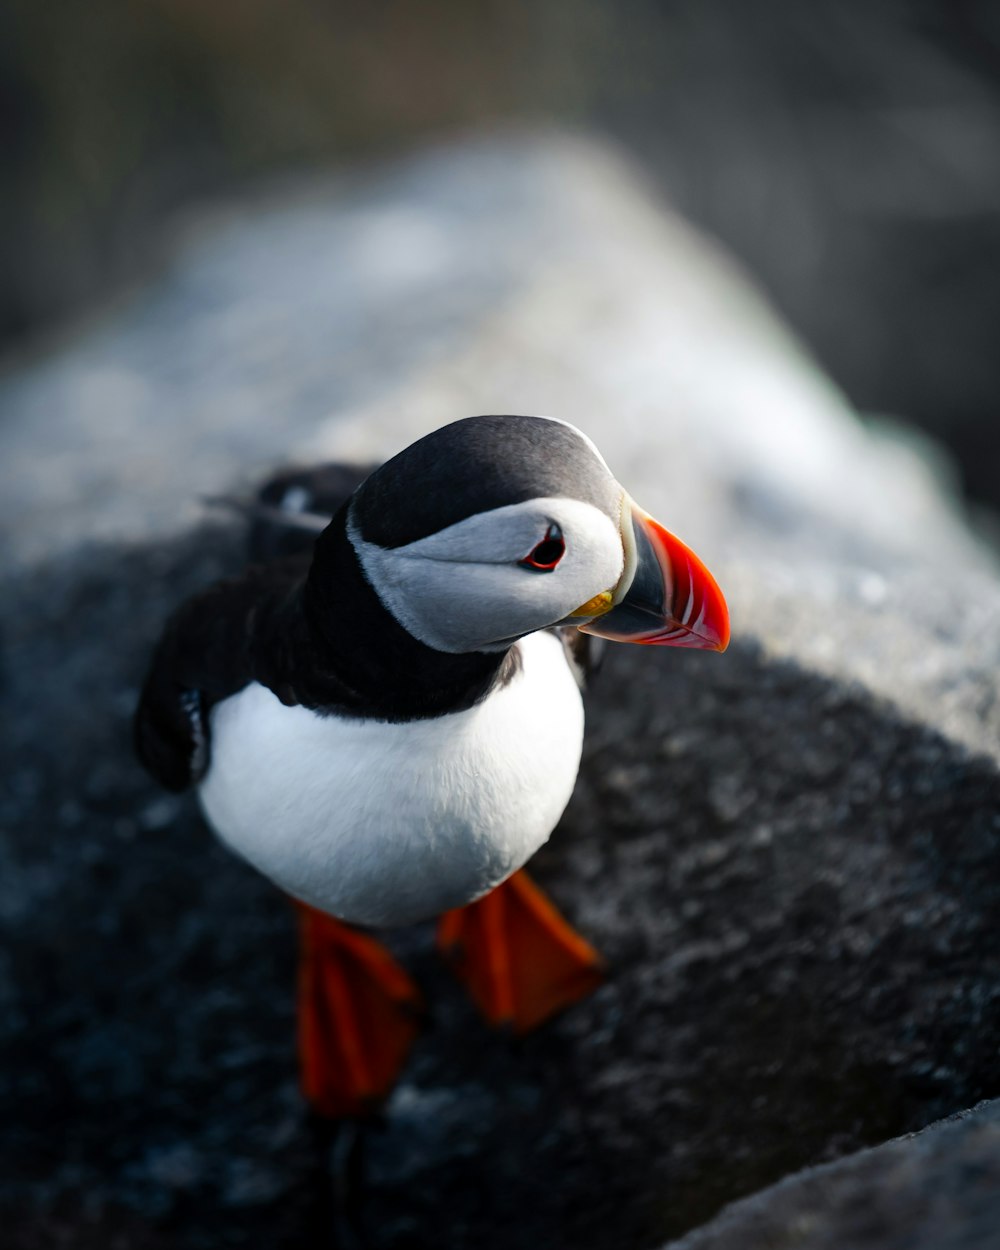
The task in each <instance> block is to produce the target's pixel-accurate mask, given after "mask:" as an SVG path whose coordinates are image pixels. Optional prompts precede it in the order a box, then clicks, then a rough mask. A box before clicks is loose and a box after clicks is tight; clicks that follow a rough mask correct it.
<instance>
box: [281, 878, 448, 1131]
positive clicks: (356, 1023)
mask: <svg viewBox="0 0 1000 1250" xmlns="http://www.w3.org/2000/svg"><path fill="white" fill-rule="evenodd" d="M296 909H297V911H298V914H299V924H300V931H301V955H300V963H299V988H298V1000H299V1063H300V1070H301V1081H302V1092H303V1094H304V1095H305V1097H306V1099H307V1100H308V1101H309V1103H310V1105H311V1107H312V1109H313V1110H314V1111H315V1112H316V1113H317V1114H318V1115H320V1116H323V1117H326V1118H331V1119H339V1118H347V1117H353V1116H364V1115H370V1114H372V1113H373V1112H375V1111H377V1110H378V1109H379V1107H380V1106H381V1104H382V1102H383V1101H384V1100H385V1099H386V1097H387V1096H388V1095H389V1093H390V1092H391V1090H392V1087H393V1086H394V1085H395V1083H396V1079H397V1077H398V1075H399V1072H400V1069H401V1068H402V1066H403V1064H404V1063H405V1061H406V1057H407V1055H408V1054H409V1051H410V1047H411V1046H412V1045H413V1042H414V1039H415V1038H416V1037H417V1035H418V1033H419V1032H420V1029H421V1025H422V1016H423V999H422V997H421V994H420V991H419V990H418V989H417V987H416V985H415V984H414V983H413V981H412V980H411V979H410V978H409V976H408V975H407V974H406V972H404V971H403V969H402V968H401V967H400V965H399V964H398V963H397V962H396V960H395V959H394V958H393V957H392V955H391V954H390V953H389V951H388V950H386V948H385V947H384V946H382V944H381V943H379V942H377V941H376V940H375V939H374V938H372V937H369V936H368V935H367V934H366V933H362V932H361V931H360V930H359V929H355V928H354V927H353V926H351V925H347V924H344V923H342V922H341V921H339V920H334V919H333V918H332V917H331V916H327V915H324V914H323V913H322V912H319V911H316V910H315V909H314V908H312V907H307V906H306V905H305V904H304V903H297V904H296Z"/></svg>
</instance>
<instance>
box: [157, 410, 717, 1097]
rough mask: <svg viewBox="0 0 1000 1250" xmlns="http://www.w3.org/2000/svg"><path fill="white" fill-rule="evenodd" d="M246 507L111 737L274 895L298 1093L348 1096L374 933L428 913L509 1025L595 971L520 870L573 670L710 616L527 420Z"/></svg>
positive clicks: (665, 550) (695, 630) (547, 786)
mask: <svg viewBox="0 0 1000 1250" xmlns="http://www.w3.org/2000/svg"><path fill="white" fill-rule="evenodd" d="M250 511H251V515H252V516H253V518H254V526H253V530H254V533H255V534H256V542H255V544H254V545H255V549H256V551H255V553H256V556H257V557H258V558H257V560H256V561H255V562H254V563H252V564H250V565H249V567H247V569H246V570H245V571H244V572H243V573H242V574H241V575H239V576H237V577H233V578H229V579H227V580H224V581H221V582H219V583H217V584H216V585H214V586H211V587H209V588H208V589H207V590H205V591H204V592H202V593H200V594H198V595H196V596H195V597H194V598H192V599H190V600H188V601H187V602H185V603H184V604H182V605H181V606H180V608H179V609H178V610H177V611H176V612H175V613H174V614H173V616H172V617H171V618H170V619H169V621H168V622H167V624H166V626H165V629H164V631H163V634H162V637H161V639H160V641H159V643H158V645H157V646H156V648H155V651H154V653H153V656H152V661H151V664H150V667H149V671H148V675H147V677H146V680H145V683H144V685H143V687H142V692H141V696H140V700H139V704H138V708H137V711H136V714H135V721H134V731H135V735H134V736H135V745H136V750H137V753H138V756H139V759H140V761H141V762H142V764H143V765H144V766H145V767H146V769H147V770H148V771H149V772H150V773H151V774H152V776H153V777H154V778H155V779H156V780H157V781H158V782H159V783H160V784H161V785H163V786H164V787H166V788H167V789H169V790H173V791H181V790H184V789H187V788H188V787H194V788H196V790H197V796H198V800H199V803H200V806H201V809H202V812H203V813H204V816H205V819H206V821H207V823H208V825H209V826H210V827H211V829H212V830H213V831H214V832H215V834H216V835H217V836H218V837H219V838H220V839H221V841H222V842H223V843H224V844H225V845H226V846H227V847H229V848H230V849H231V850H232V851H234V852H235V853H236V854H237V855H238V856H240V857H242V858H243V859H244V860H246V861H247V862H248V863H249V864H251V865H252V866H253V867H254V868H256V869H257V870H259V871H260V872H261V873H263V874H264V875H265V876H266V877H268V878H269V879H270V880H271V881H272V882H273V883H274V884H275V885H276V886H278V887H279V888H280V889H281V890H282V891H284V893H285V894H286V895H288V896H289V897H290V898H291V900H292V901H293V903H294V905H295V907H296V909H297V912H298V916H299V923H300V931H301V932H300V963H299V972H298V1056H299V1066H300V1079H301V1086H302V1091H303V1094H304V1096H305V1098H306V1100H307V1103H308V1105H309V1107H310V1108H311V1110H312V1111H313V1112H314V1113H315V1114H316V1115H318V1116H320V1117H325V1118H327V1119H329V1120H332V1121H337V1120H343V1119H347V1118H351V1117H363V1116H366V1115H370V1114H372V1113H374V1112H377V1111H378V1109H379V1108H381V1107H382V1106H383V1104H384V1103H385V1101H386V1099H387V1098H388V1096H389V1095H390V1093H391V1091H392V1089H393V1087H394V1085H395V1084H396V1082H397V1079H398V1077H399V1074H400V1072H401V1070H402V1068H403V1066H404V1064H405V1062H406V1058H407V1055H408V1052H409V1050H410V1047H411V1045H412V1043H413V1041H414V1040H415V1038H416V1036H417V1035H418V1033H419V1031H420V1029H421V1025H422V1020H423V1015H424V1003H423V998H422V995H421V992H420V989H419V987H418V986H417V985H416V984H415V983H414V981H413V980H412V978H411V977H410V976H409V974H408V973H407V972H406V970H405V969H404V968H403V967H402V966H401V964H400V963H399V962H398V961H397V960H396V959H395V957H394V956H393V955H392V954H391V953H390V952H389V950H388V949H387V947H386V946H385V945H384V944H383V943H382V941H380V939H379V937H378V936H377V935H378V931H379V930H382V929H386V928H396V927H397V926H401V925H410V924H413V923H416V922H418V921H424V920H428V919H434V918H436V919H437V931H436V933H437V937H436V941H437V945H438V948H439V949H440V951H441V953H442V955H443V956H444V957H445V959H446V960H447V962H448V963H449V964H450V966H451V968H452V969H453V971H454V972H455V974H456V976H457V977H458V978H459V980H460V981H461V982H462V984H464V986H465V987H466V989H467V991H468V992H469V994H470V995H471V997H472V999H473V1001H474V1003H475V1004H476V1005H477V1006H478V1007H479V1009H480V1010H481V1012H482V1014H483V1015H484V1016H485V1017H486V1019H487V1020H488V1021H489V1022H491V1023H492V1024H494V1025H497V1026H500V1027H505V1028H507V1029H509V1030H511V1031H512V1032H513V1033H515V1034H522V1033H525V1032H527V1031H529V1030H530V1029H533V1028H535V1027H536V1026H538V1025H539V1024H541V1023H542V1022H543V1021H545V1020H547V1019H548V1018H549V1017H550V1016H552V1015H553V1014H554V1013H556V1012H558V1011H561V1010H563V1009H564V1008H566V1007H568V1006H570V1004H572V1003H574V1002H576V1001H577V1000H578V999H580V998H581V997H583V996H584V995H586V994H588V993H590V992H591V991H592V990H593V989H594V988H595V987H596V986H597V985H599V984H600V982H601V980H602V978H603V976H604V966H603V962H602V960H601V958H600V956H599V955H598V953H597V952H596V950H595V949H594V948H593V947H592V946H591V944H590V943H589V942H588V941H587V940H586V939H585V938H584V937H583V936H582V935H581V934H579V933H578V932H576V931H575V930H574V929H573V928H572V927H571V926H570V925H569V924H568V922H567V921H566V920H565V919H564V918H563V917H562V916H561V915H560V913H559V912H558V910H557V909H556V907H555V906H554V904H553V903H552V902H551V900H550V899H549V898H548V897H547V896H546V895H545V894H544V893H543V891H542V890H541V889H540V888H539V886H538V885H537V884H536V883H535V882H534V881H533V880H532V879H531V877H530V876H529V875H528V873H527V872H526V871H525V869H524V865H525V864H526V863H527V861H528V860H530V858H531V857H532V855H534V854H535V852H536V851H537V850H538V849H539V848H540V847H541V846H542V845H543V844H544V843H545V842H546V840H547V839H548V838H549V835H550V834H551V833H552V831H553V829H554V828H555V826H556V824H557V823H558V821H559V819H560V817H561V815H562V813H563V810H564V809H565V807H566V805H567V803H568V801H569V798H570V795H571V793H572V791H573V787H574V784H575V781H576V777H577V771H578V768H579V764H580V756H581V748H582V743H583V731H584V715H583V701H582V687H583V685H584V684H585V679H586V676H587V673H588V671H590V670H591V669H592V668H593V666H594V660H595V652H596V650H597V649H598V648H600V647H602V646H603V642H602V640H611V641H614V642H627V643H639V644H643V645H647V646H649V645H652V646H672V647H686V648H699V649H704V650H714V651H723V650H725V648H726V646H727V644H728V641H729V618H728V612H727V608H726V602H725V599H724V597H723V594H722V592H721V590H720V589H719V586H718V584H717V583H716V581H715V579H714V578H713V577H712V575H711V574H710V573H709V571H708V570H707V568H706V567H705V566H704V564H703V563H702V562H701V561H700V560H699V559H698V557H697V556H696V555H695V554H694V553H693V552H692V551H691V550H690V549H689V548H688V547H687V546H686V545H685V544H684V543H683V542H682V541H681V540H680V539H679V538H677V537H675V536H674V535H673V534H672V533H671V532H670V531H668V530H667V529H665V528H664V527H663V526H662V525H661V524H660V523H659V522H658V521H656V520H654V519H653V518H652V517H651V516H650V515H649V514H648V513H647V512H645V511H644V510H643V509H642V508H641V507H640V506H639V505H638V504H637V503H636V502H635V501H634V500H633V499H632V498H631V497H630V496H629V495H628V493H627V492H626V490H625V489H624V487H622V486H621V485H620V484H619V483H618V481H617V480H616V479H615V477H614V475H613V474H612V472H611V470H610V469H609V468H608V465H607V463H606V462H605V460H604V458H603V456H602V455H601V454H600V452H599V451H598V450H597V448H596V446H595V445H594V443H593V442H592V441H591V440H590V438H589V437H587V436H586V435H585V434H583V433H582V432H581V431H580V430H578V429H577V428H576V427H575V426H573V425H571V424H569V423H567V422H565V421H562V420H557V419H554V418H549V417H533V416H515V415H505V416H476V417H469V418H466V419H464V420H459V421H455V422H453V423H451V424H449V425H445V426H443V427H442V428H439V429H437V430H435V431H434V432H432V433H430V434H428V435H427V436H426V437H424V438H421V439H419V440H418V441H417V442H415V443H413V444H412V445H411V446H409V447H407V448H406V449H405V450H403V451H401V452H400V453H399V454H398V455H396V456H394V457H393V458H392V459H390V460H388V461H387V462H386V463H384V464H382V465H381V466H379V467H377V468H375V469H374V471H372V472H370V473H368V472H362V471H352V470H351V469H349V468H346V467H344V466H325V467H321V468H317V469H315V470H303V471H297V472H294V471H293V472H286V473H285V474H284V475H282V476H279V477H278V478H276V479H274V480H273V481H272V483H270V484H269V486H268V487H266V488H265V489H264V490H263V492H262V493H261V495H260V496H259V499H258V502H257V504H256V505H255V506H253V507H252V508H251V509H250Z"/></svg>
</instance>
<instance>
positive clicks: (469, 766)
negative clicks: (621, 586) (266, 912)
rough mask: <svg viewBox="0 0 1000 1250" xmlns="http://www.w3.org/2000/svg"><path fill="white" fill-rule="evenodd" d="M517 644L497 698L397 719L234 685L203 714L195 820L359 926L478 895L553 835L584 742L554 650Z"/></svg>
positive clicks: (562, 663)
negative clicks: (208, 748)
mask: <svg viewBox="0 0 1000 1250" xmlns="http://www.w3.org/2000/svg"><path fill="white" fill-rule="evenodd" d="M518 646H519V648H520V651H521V658H522V667H521V671H520V672H519V673H518V674H517V675H516V676H515V677H514V678H513V680H512V681H511V682H510V683H508V685H507V686H505V687H504V688H503V689H501V690H497V691H495V692H494V693H493V694H491V695H490V696H489V697H488V698H487V699H486V700H485V701H484V702H483V703H481V704H478V705H477V706H476V707H473V708H469V709H468V710H467V711H464V712H456V713H453V714H452V715H449V716H441V717H438V718H436V719H434V720H425V721H412V722H410V723H408V724H400V725H395V724H388V723H386V722H383V721H371V720H342V719H339V718H337V717H333V716H326V717H323V716H318V715H317V714H316V713H314V712H311V711H308V710H307V709H306V708H302V707H285V706H284V705H283V704H282V703H281V702H280V701H279V700H278V699H277V698H276V697H275V696H274V695H273V694H272V693H271V692H270V691H269V690H267V689H266V688H265V687H263V686H259V685H256V684H254V685H251V686H248V687H246V688H245V689H244V690H242V691H240V693H239V694H237V695H234V696H233V697H232V698H230V699H226V700H225V701H224V702H223V703H220V704H219V705H218V706H217V707H216V708H215V709H214V710H213V712H212V764H211V768H210V769H209V772H208V774H207V775H206V777H205V779H204V781H203V782H202V784H201V788H200V798H201V802H202V806H203V808H204V811H205V814H206V816H207V817H208V820H209V822H210V823H211V824H212V826H213V827H214V828H215V830H216V832H217V833H218V834H219V836H220V837H221V838H222V839H223V841H225V842H226V843H228V844H229V845H230V846H231V847H232V848H233V850H235V851H237V852H238V853H239V854H240V855H242V856H243V857H244V858H245V859H247V860H249V862H250V863H251V864H253V865H254V866H255V867H256V868H258V869H259V870H260V871H261V872H263V873H264V874H265V875H266V876H268V877H270V878H271V879H272V880H273V881H274V882H275V883H276V884H277V885H279V886H280V887H281V888H282V889H283V890H285V891H287V892H288V893H289V894H292V895H294V896H295V897H297V898H300V899H302V900H303V901H304V902H307V903H311V904H312V905H313V906H315V907H319V908H321V909H322V910H324V911H327V912H329V913H331V914H333V915H336V916H339V917H340V918H341V919H344V920H349V921H354V922H355V923H358V924H371V925H395V924H408V923H410V922H412V921H414V920H419V919H423V918H426V917H428V916H433V915H437V914H438V913H440V912H442V911H445V910H447V909H448V908H450V907H457V906H461V905H463V904H464V903H467V902H470V901H471V900H472V899H474V898H476V897H478V896H479V895H481V894H484V893H486V891H487V890H490V889H492V888H493V886H495V885H498V884H499V883H500V882H501V881H503V880H504V879H505V878H506V877H508V876H509V875H510V874H511V873H512V872H514V871H515V870H516V869H517V868H519V867H520V866H521V865H522V864H523V863H524V862H525V861H526V860H527V859H528V858H529V857H530V856H531V855H533V854H534V852H535V851H536V850H537V849H538V848H539V847H540V846H541V845H542V843H543V842H545V841H546V839H547V838H548V836H549V834H550V833H551V832H552V829H553V828H554V827H555V824H556V822H557V821H558V819H559V817H560V816H561V815H562V812H563V809H564V807H565V806H566V804H567V802H568V801H569V797H570V794H571V793H572V790H573V785H574V782H575V780H576V773H577V769H578V767H579V763H580V748H581V744H582V741H583V706H582V702H581V699H580V693H579V690H578V689H577V686H576V683H575V681H574V680H573V677H572V675H571V673H570V670H569V667H568V665H567V663H566V660H565V657H564V654H563V650H562V644H561V643H560V642H559V640H558V639H557V638H555V637H554V636H553V635H551V634H532V635H530V636H529V637H527V638H524V639H522V640H521V642H520V643H519V644H518Z"/></svg>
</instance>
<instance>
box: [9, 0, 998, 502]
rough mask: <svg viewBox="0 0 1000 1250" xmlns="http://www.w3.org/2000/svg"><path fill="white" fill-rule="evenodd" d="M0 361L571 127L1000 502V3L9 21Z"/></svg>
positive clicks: (122, 6) (502, 7) (324, 7)
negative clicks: (623, 154) (395, 161)
mask: <svg viewBox="0 0 1000 1250" xmlns="http://www.w3.org/2000/svg"><path fill="white" fill-rule="evenodd" d="M0 101H2V107H0V125H2V127H3V143H2V146H0V160H2V162H3V169H2V178H3V187H4V193H3V197H2V201H0V214H2V216H0V227H2V228H0V264H2V266H3V274H4V276H3V281H2V283H0V349H2V351H3V352H4V354H5V356H6V358H7V359H8V360H9V359H10V358H11V356H12V354H13V356H14V357H15V358H16V357H18V356H20V355H21V354H22V353H23V351H24V349H25V347H30V346H31V345H32V344H33V343H35V342H38V341H42V342H45V341H46V340H47V338H48V337H49V336H51V334H52V332H53V331H54V330H57V329H58V328H60V327H64V326H66V325H67V324H74V323H75V322H77V321H78V320H79V319H80V318H81V317H82V316H85V315H86V313H87V310H88V309H91V308H93V307H95V306H98V307H99V306H101V305H102V304H105V303H106V302H107V301H108V299H109V298H110V297H113V296H114V295H115V294H116V293H118V292H120V291H122V290H123V289H126V288H127V287H128V286H130V285H131V284H133V283H135V282H136V281H137V280H141V279H143V278H144V277H146V276H150V275H151V274H152V273H154V272H155V269H156V266H157V264H158V261H159V260H160V258H161V251H160V249H161V248H162V246H163V244H162V239H163V238H164V231H163V227H164V224H165V223H167V222H168V221H169V220H170V219H171V218H172V217H173V216H175V215H176V214H177V212H178V211H179V210H181V209H183V208H186V207H189V206H192V205H197V204H199V203H201V202H205V201H208V200H210V199H212V198H215V197H218V196H219V195H220V194H233V193H237V194H238V193H239V191H240V189H241V188H243V187H246V186H247V185H248V184H249V183H251V182H256V181H258V180H260V179H261V178H263V177H266V176H270V175H274V174H278V173H284V172H288V171H300V170H307V169H318V168H331V167H336V166H339V165H342V164H343V163H345V162H349V161H354V160H356V159H357V158H359V157H367V156H372V155H380V154H385V153H392V152H397V151H400V150H402V149H405V148H407V147H409V146H412V145H415V144H418V143H420V142H422V141H426V140H427V139H429V138H436V137H440V136H447V135H450V134H454V133H462V132H466V131H469V130H472V129H480V128H484V127H485V128H490V127H497V126H502V125H505V124H510V123H518V124H521V125H524V124H527V125H528V126H532V125H546V124H553V123H556V124H569V125H571V126H578V127H583V128H587V129H590V130H597V131H599V132H603V133H605V134H608V135H611V136H613V137H614V138H616V139H618V140H619V141H621V142H622V143H624V144H625V145H626V146H627V147H628V148H629V149H631V151H632V152H633V153H635V154H637V155H638V157H639V158H640V160H641V162H642V163H643V164H644V165H645V167H646V168H647V169H648V171H649V173H650V175H651V177H652V179H653V180H654V182H655V184H656V186H657V187H658V188H659V189H661V190H662V192H663V194H664V195H665V196H667V197H669V199H670V200H671V201H672V202H673V203H674V204H675V205H676V206H677V207H679V208H680V209H681V211H682V212H684V213H685V214H687V215H688V216H689V217H690V218H691V219H692V220H694V221H695V222H696V223H698V224H700V225H702V226H704V227H705V228H707V230H709V231H710V232H712V233H713V234H715V235H716V236H717V237H718V238H720V239H721V240H722V241H723V242H724V243H725V244H726V245H727V246H728V247H729V248H731V249H732V250H733V251H734V252H735V254H736V255H737V256H738V257H740V258H741V259H742V260H743V262H744V263H745V264H746V266H747V267H748V268H749V270H750V271H751V273H752V274H754V275H755V276H756V278H757V279H758V281H759V282H760V283H761V284H762V285H763V286H764V288H765V289H766V290H767V292H768V293H769V294H770V296H771V298H772V299H773V301H774V302H775V303H776V305H777V306H778V308H779V309H780V311H781V312H782V313H783V314H784V315H785V316H786V318H787V319H788V320H789V321H790V322H791V324H792V326H793V327H794V329H795V330H796V331H797V332H798V333H799V334H800V335H801V336H802V337H803V338H804V339H805V341H806V342H807V343H808V344H809V346H810V347H811V349H812V350H813V352H814V353H815V354H816V356H817V357H818V359H819V361H820V362H821V364H822V365H823V366H824V367H825V368H826V370H827V371H828V372H829V373H830V374H831V375H832V377H833V378H834V379H835V381H836V382H837V383H838V384H839V385H840V386H841V387H842V388H844V390H845V391H846V392H847V394H848V396H849V398H850V399H851V400H852V401H853V403H854V404H855V405H856V406H857V407H858V408H859V409H860V410H861V411H862V412H871V413H892V414H900V415H905V416H906V417H907V418H908V419H911V420H913V421H915V422H917V423H918V424H920V425H922V426H924V427H925V428H926V429H928V430H929V431H931V432H933V433H934V434H935V435H937V436H939V437H940V438H942V439H944V440H946V441H947V442H948V444H950V446H951V447H952V448H953V449H954V451H955V453H956V455H957V457H958V459H959V461H960V464H961V472H962V475H963V480H964V485H965V487H966V489H967V490H968V492H969V493H970V495H971V496H972V497H973V499H978V500H985V501H990V502H992V503H993V504H1000V473H998V472H997V453H998V451H1000V413H998V397H1000V351H998V350H997V330H998V327H1000V6H998V5H996V4H995V3H991V2H990V0H868V2H867V3H865V4H849V3H844V2H843V0H812V2H811V3H809V4H802V3H801V2H800V0H757V2H756V3H753V4H747V3H745V2H744V0H711V2H709V3H706V2H705V0H631V2H630V3H627V4H618V5H610V4H601V3H599V2H598V0H536V2H532V3H523V2H517V0H502V2H501V0H477V2H476V3H468V2H465V3H462V2H458V0H425V3H422V4H419V5H418V4H413V3H403V2H402V0H343V2H339V3H333V2H329V0H327V2H324V0H282V2H281V3H279V2H278V0H213V2H212V3H211V4H205V3H198V2H196V0H142V2H141V3H140V2H139V0H91V2H90V3H88V4H87V5H79V4H75V3H72V2H71V0H46V3H44V4H39V3H37V0H5V2H4V4H3V6H2V8H0Z"/></svg>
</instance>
